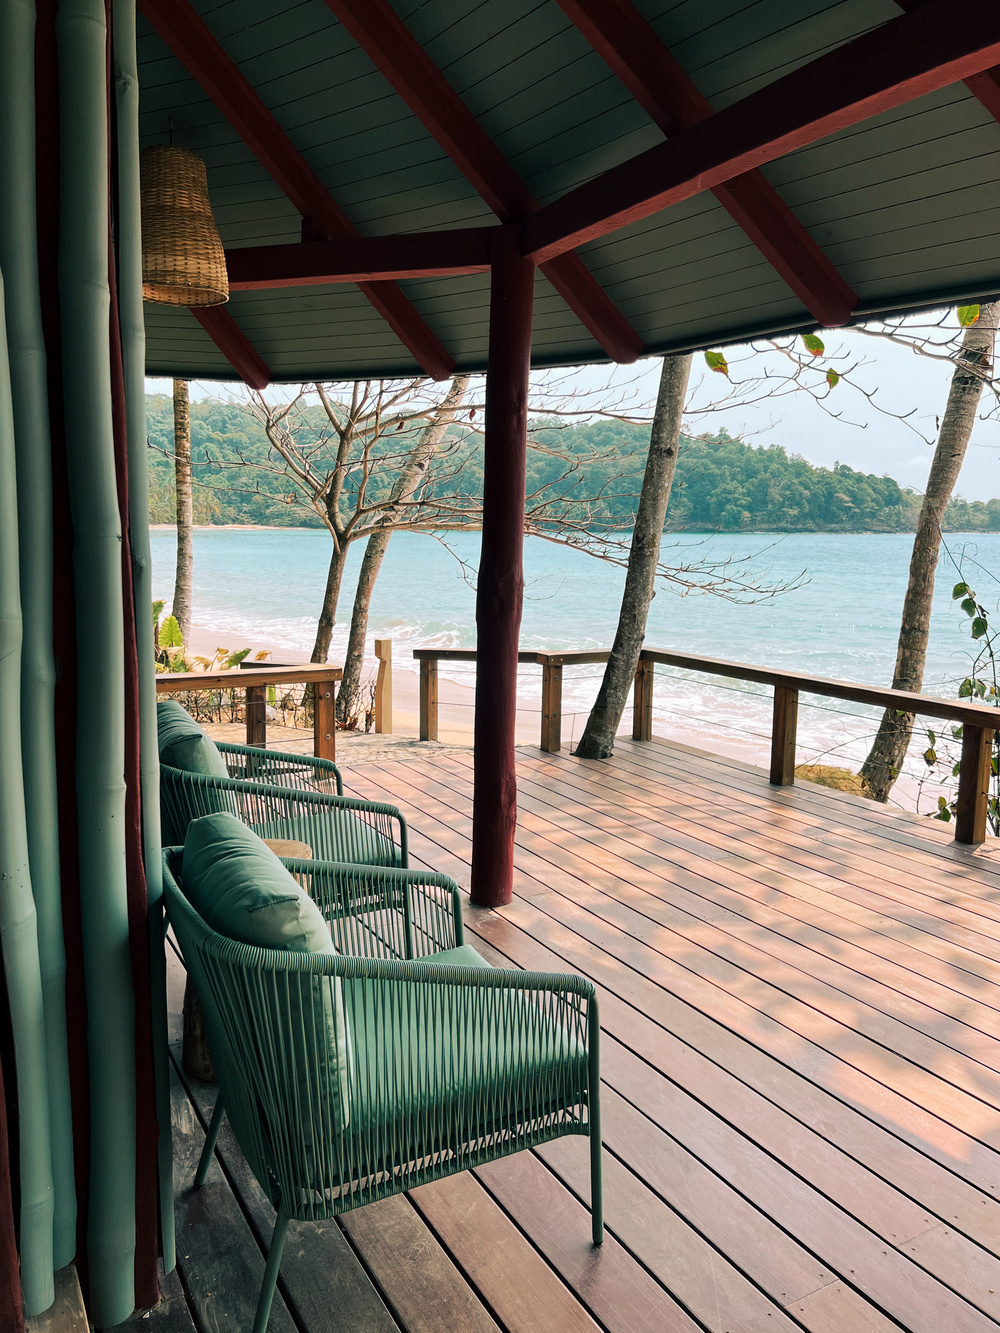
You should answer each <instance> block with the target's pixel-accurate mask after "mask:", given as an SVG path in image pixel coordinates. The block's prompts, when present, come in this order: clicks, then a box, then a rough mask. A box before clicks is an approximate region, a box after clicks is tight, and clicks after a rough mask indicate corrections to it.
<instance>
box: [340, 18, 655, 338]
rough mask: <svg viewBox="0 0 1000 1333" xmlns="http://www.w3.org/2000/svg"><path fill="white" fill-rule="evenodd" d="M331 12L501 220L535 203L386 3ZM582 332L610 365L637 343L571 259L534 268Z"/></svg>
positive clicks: (566, 256)
mask: <svg viewBox="0 0 1000 1333" xmlns="http://www.w3.org/2000/svg"><path fill="white" fill-rule="evenodd" d="M327 4H328V5H329V6H330V8H331V9H332V10H333V12H334V14H335V15H336V16H337V18H338V19H339V20H340V22H341V23H342V24H343V25H344V27H345V28H346V29H347V31H348V32H349V33H350V34H351V36H352V37H353V38H354V40H355V41H356V42H357V43H358V45H359V46H360V47H361V48H362V50H363V51H365V53H366V54H367V55H368V57H369V58H370V59H371V61H372V63H373V64H374V65H375V66H376V68H377V69H379V70H380V71H381V73H382V74H383V75H384V76H385V77H386V79H387V80H388V81H389V83H390V84H391V85H392V86H393V88H395V90H396V92H397V93H399V95H400V97H402V99H403V101H404V102H405V103H406V104H407V106H408V107H409V108H410V110H411V111H412V112H413V113H414V115H415V116H417V118H418V119H419V120H420V121H421V123H422V124H423V125H424V127H425V128H426V129H427V130H428V131H429V132H430V134H431V135H433V137H434V139H435V140H436V141H437V142H438V143H439V144H440V145H441V147H442V148H443V149H444V150H445V152H446V153H447V154H448V156H449V157H450V158H451V159H452V161H453V162H454V163H455V164H456V166H457V167H458V169H459V170H460V171H461V172H462V174H463V175H464V176H465V178H466V179H467V180H468V181H469V183H470V184H471V185H472V186H474V187H475V189H476V190H477V191H478V193H479V194H480V195H481V196H482V197H483V199H484V200H485V201H486V203H487V204H489V206H490V208H492V210H493V212H494V213H496V215H497V217H499V218H500V220H501V221H502V222H518V221H521V220H522V219H523V218H525V217H526V216H528V215H529V214H531V213H533V212H535V211H536V210H537V209H538V207H539V204H538V201H537V199H535V197H534V195H533V194H532V193H531V191H530V190H529V189H528V187H527V186H526V185H525V184H524V182H523V181H522V180H521V178H520V176H518V174H517V172H516V171H515V170H514V168H513V167H512V166H511V165H510V163H509V162H508V161H507V159H506V158H505V157H504V155H503V154H502V153H501V152H500V150H499V149H498V148H497V146H496V144H495V143H494V142H493V140H492V139H491V138H490V137H489V135H488V134H487V133H486V131H485V130H484V129H483V127H482V126H481V125H480V124H479V122H478V121H477V120H476V118H475V116H474V115H473V114H472V112H471V111H470V110H469V109H468V107H467V106H466V105H465V103H464V102H463V101H462V99H461V98H460V97H459V96H458V94H457V93H456V92H455V90H454V89H453V88H452V87H451V85H450V84H449V83H448V81H447V79H446V78H445V77H444V75H443V74H442V73H441V71H440V70H439V69H438V67H437V66H436V65H435V64H434V62H433V61H432V60H431V59H430V57H429V56H428V55H427V53H426V51H424V49H423V47H422V46H421V45H420V44H419V42H418V41H417V40H416V38H415V37H414V36H413V35H412V33H411V32H410V31H409V29H408V28H407V27H406V26H405V25H404V24H403V22H402V21H401V20H400V19H399V17H398V16H397V15H396V13H395V11H394V10H393V9H392V8H391V7H390V6H389V5H388V4H387V3H386V0H327ZM541 269H542V272H543V273H544V274H545V276H546V277H547V278H548V280H549V282H551V283H552V285H553V287H555V289H556V291H557V292H558V293H559V295H560V296H561V297H562V298H563V300H564V301H565V302H566V304H567V305H568V306H569V308H570V309H571V310H572V311H573V313H574V314H575V315H576V317H577V318H578V319H579V320H580V322H581V323H582V324H583V325H584V327H585V328H586V329H587V330H588V331H589V332H590V333H591V334H592V335H593V337H594V338H596V340H597V341H598V342H599V343H600V345H601V346H602V347H603V348H604V350H605V352H607V354H608V356H610V357H611V358H612V360H614V361H620V362H624V363H626V364H628V363H630V362H632V361H635V360H636V359H637V358H638V357H639V356H640V355H641V354H642V350H643V343H642V339H641V338H640V337H639V335H638V333H636V331H635V329H633V328H632V326H631V324H629V322H628V320H626V318H625V316H624V315H623V314H622V313H621V311H620V310H619V309H618V307H617V306H616V305H615V304H614V302H613V301H612V300H611V298H610V297H609V296H608V295H607V293H606V292H605V291H604V290H603V289H602V288H601V286H600V284H599V283H598V282H597V280H596V279H595V278H594V276H593V274H592V273H591V272H590V270H589V269H588V268H587V266H586V265H585V264H584V262H583V260H582V259H581V258H580V257H579V255H573V254H568V253H566V254H560V255H558V256H556V257H554V258H553V259H552V260H550V261H547V262H545V263H543V264H542V265H541Z"/></svg>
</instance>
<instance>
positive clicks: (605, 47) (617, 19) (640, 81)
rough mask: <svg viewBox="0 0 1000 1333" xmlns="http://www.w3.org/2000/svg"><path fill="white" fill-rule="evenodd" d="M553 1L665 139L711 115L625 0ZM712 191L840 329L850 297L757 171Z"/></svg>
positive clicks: (798, 290) (853, 298) (809, 304)
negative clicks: (657, 127) (665, 136)
mask: <svg viewBox="0 0 1000 1333" xmlns="http://www.w3.org/2000/svg"><path fill="white" fill-rule="evenodd" d="M557 3H558V4H559V6H560V8H561V9H562V10H563V11H564V12H565V14H566V15H567V17H568V18H569V19H570V21H571V22H572V23H573V24H574V26H575V27H576V28H578V29H579V30H580V32H581V33H582V34H583V36H584V37H585V38H586V39H587V41H588V42H589V43H590V44H591V46H592V47H593V48H594V50H595V51H596V52H597V54H598V55H599V56H600V57H601V59H602V60H603V61H604V62H605V64H607V65H608V66H609V67H610V69H611V70H612V72H613V73H614V74H616V75H617V77H618V78H619V79H620V80H621V81H622V83H623V84H624V85H625V87H626V88H627V89H628V91H629V92H630V93H631V94H632V96H633V97H634V98H635V100H636V101H637V102H638V103H639V105H640V106H641V107H642V108H643V110H644V111H645V112H646V113H647V115H648V116H649V117H650V119H651V120H653V122H654V123H655V124H656V125H658V126H659V128H660V129H661V130H662V131H663V133H664V134H665V135H667V136H668V137H669V136H670V135H671V134H675V133H676V132H677V131H678V130H680V129H686V128H687V127H688V126H691V125H697V124H698V122H699V121H702V120H707V119H708V118H709V117H710V116H711V115H713V114H714V113H713V110H712V106H711V103H710V102H709V101H708V99H707V98H705V97H703V96H702V94H701V93H700V92H699V91H698V88H697V87H696V85H695V84H694V82H693V81H692V80H691V79H690V78H689V77H688V75H687V74H686V73H685V71H684V70H683V69H682V68H681V66H680V65H679V64H678V63H677V61H676V60H675V59H674V57H673V56H672V55H671V53H670V51H669V49H668V48H667V47H666V46H665V45H664V44H663V42H662V41H661V40H660V38H659V37H658V36H657V35H656V32H655V31H654V30H653V28H652V27H650V25H649V24H648V23H647V22H646V20H645V19H644V18H643V17H642V15H641V14H640V13H639V12H638V10H637V9H636V8H635V6H634V5H633V4H632V3H631V0H557ZM712 193H713V194H714V195H715V197H716V199H718V201H719V203H720V204H722V206H723V208H725V210H726V212H727V213H729V215H730V217H731V218H733V220H734V221H735V222H736V223H738V224H739V226H740V227H742V229H743V230H744V232H746V234H747V235H748V236H749V237H750V239H751V240H752V241H753V243H754V245H756V247H757V249H758V250H759V251H760V252H761V254H762V255H763V256H764V258H765V259H766V260H767V261H768V263H769V264H770V265H771V267H772V268H774V269H775V270H776V272H777V273H778V274H780V276H781V277H782V278H783V279H784V281H785V282H786V283H787V284H788V286H789V287H790V288H791V289H792V291H793V292H794V293H795V295H796V296H797V297H798V298H799V300H800V301H801V302H802V304H803V305H804V306H805V307H806V309H807V310H808V311H809V312H810V313H811V314H812V315H813V316H814V317H815V318H816V319H817V320H818V321H819V323H820V324H823V325H826V326H828V327H831V328H832V327H835V326H837V325H840V324H846V323H847V320H848V318H849V317H850V314H851V311H852V310H853V309H854V308H855V306H856V305H857V304H858V296H857V293H856V292H854V291H853V290H852V288H851V287H850V285H849V284H848V283H847V282H845V280H844V279H843V278H842V277H841V275H840V274H839V273H838V272H837V269H836V268H835V267H834V265H833V264H832V263H831V262H830V260H829V259H827V257H826V255H825V254H824V253H823V251H822V250H821V249H820V248H819V246H818V245H817V244H816V242H815V241H814V240H813V238H812V237H811V236H810V235H809V232H808V231H807V230H806V228H805V227H804V226H803V225H802V223H801V222H800V221H799V220H798V218H797V217H796V216H795V214H794V213H793V212H792V210H791V209H790V208H789V207H788V205H787V204H786V203H785V201H784V200H783V199H782V198H781V196H780V195H779V194H778V192H777V190H775V189H774V187H773V186H772V185H771V184H770V183H769V182H768V181H767V179H766V178H765V177H764V175H763V174H762V173H761V172H760V171H749V172H746V173H745V174H744V175H742V176H738V177H735V178H734V179H733V180H730V181H725V182H724V183H723V184H721V185H716V186H715V187H714V189H713V190H712Z"/></svg>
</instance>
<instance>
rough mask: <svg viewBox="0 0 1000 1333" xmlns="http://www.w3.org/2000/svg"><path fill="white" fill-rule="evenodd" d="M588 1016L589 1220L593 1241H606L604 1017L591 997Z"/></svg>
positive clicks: (601, 1243)
mask: <svg viewBox="0 0 1000 1333" xmlns="http://www.w3.org/2000/svg"><path fill="white" fill-rule="evenodd" d="M588 1018H589V1026H590V1032H589V1041H588V1045H589V1047H590V1060H589V1065H588V1079H587V1103H588V1105H587V1113H588V1116H589V1119H590V1221H591V1227H592V1228H593V1233H594V1244H595V1245H603V1243H604V1188H603V1181H602V1175H601V1020H600V1015H599V1013H598V1009H597V1001H596V999H595V1000H591V1002H590V1012H589V1014H588Z"/></svg>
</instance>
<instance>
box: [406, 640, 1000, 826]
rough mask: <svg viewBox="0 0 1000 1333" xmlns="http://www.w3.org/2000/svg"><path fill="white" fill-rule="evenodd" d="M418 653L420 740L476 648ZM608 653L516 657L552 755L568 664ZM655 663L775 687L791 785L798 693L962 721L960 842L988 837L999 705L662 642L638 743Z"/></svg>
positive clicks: (639, 714)
mask: <svg viewBox="0 0 1000 1333" xmlns="http://www.w3.org/2000/svg"><path fill="white" fill-rule="evenodd" d="M413 656H414V657H415V658H416V659H417V660H418V661H419V663H420V738H421V740H437V733H438V692H437V664H438V662H439V661H449V662H474V661H475V660H476V653H475V651H469V650H462V649H437V648H418V649H416V650H415V651H414V654H413ZM607 660H608V653H607V652H580V653H574V652H566V653H547V652H523V653H519V654H518V661H519V662H525V663H536V664H538V665H539V666H541V668H542V729H541V739H540V745H541V748H542V749H543V750H547V751H549V752H550V753H552V752H555V751H558V750H559V749H561V745H562V739H561V733H560V726H561V714H562V671H563V667H564V666H577V665H583V664H585V663H592V662H606V661H607ZM657 663H659V664H660V665H662V666H672V667H679V668H681V669H683V670H686V671H700V672H704V673H705V674H706V675H710V676H728V677H729V678H731V679H733V680H749V681H754V682H756V683H757V684H759V685H770V686H771V687H772V688H773V690H774V707H773V715H772V725H771V766H770V780H771V782H772V783H774V785H775V786H778V787H790V786H791V785H792V784H793V783H794V781H795V743H796V731H797V724H798V707H799V695H800V694H818V695H821V696H823V697H825V698H829V699H845V700H847V701H849V702H851V703H860V704H870V705H872V706H873V707H875V708H881V709H886V708H888V709H893V710H895V711H897V712H901V713H914V714H917V715H918V716H921V717H935V718H941V719H943V720H945V721H948V722H956V723H959V724H960V725H961V727H962V765H961V771H960V774H959V780H958V801H957V805H956V813H955V841H956V842H960V843H966V844H969V845H972V846H975V845H978V844H979V843H981V842H983V841H984V839H985V837H986V827H987V810H988V803H989V786H990V776H991V772H992V755H993V733H994V731H995V730H996V729H997V727H998V724H1000V716H998V713H997V710H996V709H995V708H992V707H990V706H989V705H988V704H977V703H972V702H970V701H966V700H963V699H942V698H938V697H937V696H935V695H932V694H913V693H911V692H910V691H908V690H892V689H883V688H881V687H879V686H874V685H859V684H856V683H855V682H853V681H847V680H833V679H830V678H827V677H825V676H810V675H807V674H806V673H805V672H794V671H771V670H768V669H767V668H765V667H757V666H752V665H750V664H749V663H747V662H727V661H724V660H723V659H720V658H716V657H699V656H695V655H694V654H691V653H671V652H665V651H663V650H661V649H658V648H644V649H643V650H642V652H641V653H640V655H639V665H638V668H637V670H636V673H635V685H634V690H633V696H632V697H633V702H632V737H633V739H634V740H637V741H648V740H652V737H653V679H654V671H655V668H656V665H657Z"/></svg>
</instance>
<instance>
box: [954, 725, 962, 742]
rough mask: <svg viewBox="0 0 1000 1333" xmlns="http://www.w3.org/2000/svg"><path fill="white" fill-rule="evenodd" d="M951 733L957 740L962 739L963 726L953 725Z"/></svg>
mask: <svg viewBox="0 0 1000 1333" xmlns="http://www.w3.org/2000/svg"><path fill="white" fill-rule="evenodd" d="M951 734H952V735H953V736H954V737H955V739H956V740H957V741H960V740H961V739H962V728H961V727H960V726H959V727H952V729H951Z"/></svg>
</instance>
